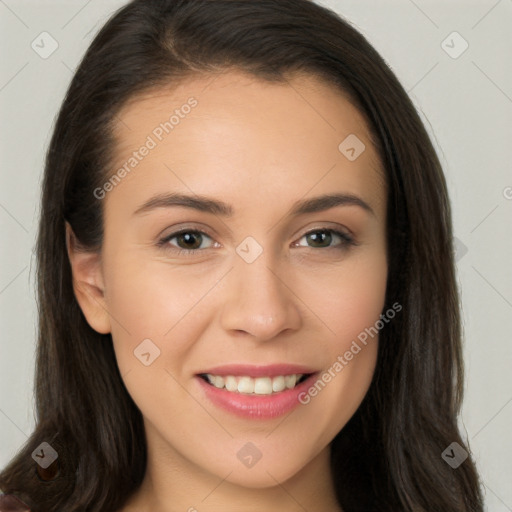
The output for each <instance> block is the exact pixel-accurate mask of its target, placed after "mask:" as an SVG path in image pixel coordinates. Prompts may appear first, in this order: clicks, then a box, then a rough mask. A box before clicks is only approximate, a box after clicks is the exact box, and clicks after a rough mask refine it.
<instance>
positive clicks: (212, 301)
mask: <svg viewBox="0 0 512 512" xmlns="http://www.w3.org/2000/svg"><path fill="white" fill-rule="evenodd" d="M191 96H193V97H194V98H195V99H196V100H197V101H198V104H197V106H196V107H195V108H193V109H192V110H191V112H190V113H189V114H188V115H186V116H185V117H184V118H183V119H181V120H180V123H179V124H178V125H177V126H176V127H175V128H174V129H173V130H172V132H171V133H170V134H168V135H166V137H165V138H163V140H162V141H161V142H159V143H158V145H157V147H155V148H154V149H152V150H151V151H150V153H149V154H148V155H147V156H146V157H145V158H144V159H143V160H142V161H141V162H140V163H139V164H138V165H137V167H136V168H135V169H134V170H133V171H131V172H130V173H129V174H128V175H127V176H126V177H124V178H123V180H122V181H121V183H120V184H119V185H117V186H116V187H114V189H113V190H111V191H110V192H108V194H107V195H106V197H105V198H103V199H101V200H98V201H103V207H104V209H105V210H104V213H105V218H104V244H103V246H102V249H101V253H87V252H79V251H77V250H76V248H75V243H74V236H73V233H72V231H71V229H70V227H69V226H67V232H68V254H69V258H70V262H71V265H72V271H73V276H74V286H75V293H76V296H77V299H78V301H79V303H80V306H81V308H82V310H83V312H84V315H85V317H86V319H87V321H88V322H89V324H90V325H91V327H93V328H94V329H95V330H97V331H98V332H101V333H111V334H112V339H113V343H114V348H115V353H116V357H117V362H118V365H119V368H120V372H121V374H122V376H123V380H124V383H125V385H126V388H127V390H128V392H129V393H130V395H131V396H132V398H133V400H134V401H135V403H136V404H137V406H138V407H139V409H140V410H141V412H142V415H143V417H144V424H145V429H146V439H147V445H148V465H147V469H146V476H145V479H144V482H143V484H142V486H141V488H140V489H138V490H137V491H136V492H135V493H134V494H133V495H132V496H131V497H130V499H129V501H128V503H127V505H126V506H125V507H124V508H123V509H122V510H123V511H124V512H127V511H132V510H133V511H135V510H137V511H143V512H144V511H150V510H151V511H157V512H159V511H161V512H168V511H189V512H192V511H193V510H197V511H199V512H207V511H214V510H223V511H225V512H231V511H237V512H239V511H241V510H243V511H247V512H250V511H255V512H256V511H261V510H266V511H269V512H272V511H277V510H279V511H280V512H282V511H283V510H286V511H295V510H301V511H302V510H304V509H306V510H308V511H309V512H314V511H325V510H338V511H339V510H341V508H340V506H339V505H338V504H337V503H336V500H335V495H334V488H333V485H332V481H331V475H330V470H329V450H330V443H331V441H332V440H333V438H334V437H335V436H336V434H337V433H338V432H339V431H340V430H341V429H342V428H343V426H344V425H345V424H346V423H347V421H348V420H349V419H350V417H351V416H352V415H353V414H354V412H355V411H356V409H357V408H358V406H359V405H360V403H361V401H362V399H363V397H364V395H365V394H366V392H367V390H368V387H369V385H370V382H371V379H372V376H373V373H374V369H375V363H376V357H377V347H378V339H377V338H374V339H373V340H372V341H371V342H370V343H368V345H367V346H365V347H364V348H363V349H362V350H361V351H360V352H359V353H358V354H357V355H356V356H354V358H353V359H352V360H351V361H350V362H349V364H347V365H346V366H345V367H344V368H343V371H341V372H339V373H338V374H337V375H336V377H335V378H333V379H332V380H331V382H330V383H328V385H327V386H326V387H325V388H324V389H323V390H322V391H321V392H320V393H319V394H318V395H317V396H316V397H314V398H312V399H311V401H310V403H309V404H307V405H300V406H299V407H298V408H296V409H295V410H293V411H292V413H291V414H289V415H288V416H286V417H278V418H274V419H266V420H261V419H256V420H255V419H243V418H239V417H237V416H234V415H233V414H231V413H230V412H227V411H225V410H223V409H220V408H218V407H217V406H215V405H214V404H212V403H211V402H210V401H209V400H207V399H206V398H205V396H204V395H203V393H202V392H201V391H202V390H201V389H200V387H199V386H198V385H197V382H196V378H195V377H194V376H195V374H196V373H197V372H198V371H200V370H202V369H205V368H211V367H213V366H217V365H220V364H227V363H251V364H260V365H263V364H271V363H278V362H279V363H280V362H290V363H296V364H306V365H311V366H313V367H314V368H317V369H319V370H320V371H325V370H327V369H328V368H329V367H331V366H332V365H333V363H334V362H335V361H336V359H337V357H338V356H339V355H343V354H344V353H345V352H346V351H347V350H348V349H349V348H350V345H351V343H352V341H353V340H355V339H356V338H357V335H358V334H359V333H360V332H362V331H363V330H364V329H365V328H366V327H368V326H371V325H374V324H375V322H376V321H377V320H378V319H379V315H380V314H381V312H382V308H383V306H384V296H385V288H386V279H387V261H386V239H385V224H386V218H385V212H386V189H385V184H384V180H383V169H382V166H381V163H380V161H379V158H378V155H377V152H376V150H375V148H374V146H373V145H372V143H371V138H370V135H369V131H368V128H367V125H366V123H365V122H364V119H363V118H362V116H361V115H360V113H359V112H358V110H357V109H356V108H355V107H354V106H352V104H351V103H349V101H347V99H346V98H345V97H344V96H343V95H342V94H341V93H340V92H339V91H338V90H336V89H334V88H333V87H332V86H331V85H328V84H326V83H325V82H323V81H321V80H319V79H317V78H314V77H312V76H308V75H296V76H293V77H291V78H290V79H289V80H288V82H286V83H280V84H277V83H268V82H263V81H261V80H259V79H256V78H254V77H250V76H248V75H245V74H243V73H242V72H238V71H233V70H230V71H228V72H226V73H224V74H221V75H219V76H217V77H216V78H215V79H214V80H213V79H212V76H206V77H204V76H203V77H197V78H194V79H190V78H189V79H188V80H187V81H186V82H183V83H181V85H179V86H178V87H176V86H174V87H169V88H167V89H161V90H159V91H156V92H155V91H153V92H152V93H150V94H145V95H144V96H139V97H137V98H134V99H133V100H132V101H130V102H129V103H128V104H126V105H125V107H124V108H123V110H122V111H121V113H120V114H119V116H118V120H119V122H118V124H117V126H116V129H115V137H116V141H117V142H116V148H115V162H114V165H113V166H112V172H115V170H116V169H118V168H119V167H121V166H122V165H123V163H124V162H126V160H127V158H129V157H130V156H131V154H132V152H133V151H134V150H137V149H138V148H140V146H141V145H142V144H144V142H145V141H146V138H147V137H148V135H150V134H151V133H152V131H153V130H154V129H155V127H156V126H158V125H159V124H160V123H161V122H163V121H165V120H166V119H168V117H169V115H170V113H172V111H173V110H174V109H175V108H180V106H181V105H183V104H184V103H186V102H187V99H188V98H189V97H191ZM349 134H356V135H357V137H358V138H359V139H360V140H361V141H363V142H364V144H365V145H366V149H365V151H363V152H362V153H361V154H360V156H359V157H358V158H357V159H356V160H354V161H349V160H348V159H347V158H346V157H345V156H344V155H343V154H342V153H341V152H340V151H339V150H338V145H339V144H340V142H342V141H343V140H344V139H345V138H346V137H347V136H348V135H349ZM162 192H183V193H189V194H192V193H193V194H198V195H204V196H208V197H212V198H215V199H217V200H222V201H224V202H226V203H228V204H229V205H231V206H232V208H233V210H234V214H233V216H232V217H230V218H227V217H222V216H221V215H214V214H211V213H206V212H200V211H196V210H193V209H190V208H186V207H176V206H174V207H169V208H158V209H155V210H152V211H148V212H145V213H143V214H139V215H134V212H135V210H137V208H138V207H140V205H142V204H143V203H144V202H145V201H146V200H147V199H149V198H150V197H152V196H153V195H155V194H158V193H162ZM335 192H339V193H347V194H353V195H355V196H358V197H360V198H361V199H363V200H364V201H365V202H366V203H367V204H368V205H369V206H370V207H371V209H372V210H373V213H370V212H368V211H366V210H365V209H363V208H361V207H360V206H357V205H341V206H335V207H333V208H330V209H327V210H324V211H321V212H315V213H308V214H305V215H300V216H290V215H289V210H290V209H291V207H292V205H293V204H294V202H296V201H298V200H300V199H306V198H311V197H315V196H319V195H322V194H331V193H335ZM98 206H101V205H100V204H98ZM183 227H186V228H189V227H190V228H191V229H192V230H193V229H195V230H201V231H205V232H206V235H203V238H201V236H200V235H199V236H198V237H197V238H196V239H194V240H193V241H192V246H194V242H195V243H196V246H195V247H199V249H196V253H195V254H192V255H179V254H177V252H176V251H177V250H178V249H179V248H187V247H190V245H188V246H187V245H186V242H185V243H184V242H183V240H181V241H180V239H178V238H174V239H172V240H170V241H168V242H167V245H166V248H165V247H158V246H157V242H158V240H160V239H162V238H163V237H164V236H167V235H170V234H172V233H174V232H176V231H178V230H179V229H181V228H183ZM328 228H330V229H334V230H341V231H343V232H344V233H349V234H350V235H351V236H353V237H354V239H355V240H356V242H357V245H343V244H342V239H339V238H337V237H336V236H335V235H333V237H332V239H331V240H330V241H329V239H328V240H327V241H323V242H322V239H321V238H320V241H318V237H317V238H316V240H317V242H316V244H315V239H313V240H312V239H311V237H308V236H305V235H306V234H307V233H310V232H312V231H313V232H314V233H317V234H318V230H322V229H328ZM315 230H316V231H315ZM247 236H251V237H253V238H254V239H255V240H256V241H257V242H258V244H259V245H260V246H261V248H262V249H263V252H262V253H261V254H260V256H259V257H258V258H257V259H256V260H255V261H253V262H252V263H248V262H247V261H245V260H244V259H242V258H241V257H240V256H239V255H238V254H237V252H236V248H237V246H238V245H239V244H240V243H241V242H242V241H243V240H244V239H245V238H246V237H247ZM190 243H191V242H189V244H190ZM147 338H149V339H151V340H152V342H153V343H154V344H155V345H156V346H158V347H159V349H160V351H161V353H160V356H159V357H158V358H157V359H155V360H154V362H152V364H151V365H149V366H145V365H144V364H142V363H141V362H140V361H139V360H138V359H137V358H136V357H135V356H134V350H135V349H136V347H137V346H138V345H139V344H140V343H141V341H142V340H144V339H147ZM249 441H250V442H251V443H253V444H254V445H256V446H257V447H258V449H259V450H260V452H261V455H262V456H261V459H260V460H259V461H258V463H257V464H256V465H254V466H253V467H251V468H247V467H245V466H244V465H243V464H242V463H241V462H240V460H239V459H238V458H237V452H238V450H240V448H242V447H243V446H244V445H245V444H246V443H247V442H249Z"/></svg>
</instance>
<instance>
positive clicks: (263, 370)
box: [198, 363, 317, 378]
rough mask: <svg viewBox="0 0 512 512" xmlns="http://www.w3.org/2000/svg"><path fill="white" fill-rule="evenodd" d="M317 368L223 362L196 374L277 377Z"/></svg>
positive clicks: (295, 365) (283, 364)
mask: <svg viewBox="0 0 512 512" xmlns="http://www.w3.org/2000/svg"><path fill="white" fill-rule="evenodd" d="M316 371H317V370H315V369H314V368H311V367H310V366H304V365H298V364H290V363H278V364H269V365H253V364H225V365H221V366H215V367H213V368H208V369H207V370H204V371H201V372H198V375H204V374H206V373H209V374H211V375H221V376H226V375H233V376H234V377H240V376H248V377H253V378H256V377H277V376H278V375H293V374H298V373H300V374H309V373H315V372H316Z"/></svg>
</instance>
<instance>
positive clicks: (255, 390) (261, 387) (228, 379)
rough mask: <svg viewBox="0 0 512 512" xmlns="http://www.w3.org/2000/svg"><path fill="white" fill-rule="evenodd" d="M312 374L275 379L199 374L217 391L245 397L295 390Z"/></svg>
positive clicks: (297, 374) (284, 376)
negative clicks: (222, 390) (220, 390)
mask: <svg viewBox="0 0 512 512" xmlns="http://www.w3.org/2000/svg"><path fill="white" fill-rule="evenodd" d="M311 375H312V373H294V374H290V375H276V376H274V377H255V378H253V377H249V376H248V375H240V376H234V375H224V376H222V375H213V374H211V373H202V374H199V377H201V378H202V379H203V380H204V381H205V382H207V383H208V384H210V385H211V386H213V387H216V388H217V389H224V390H226V391H229V392H232V393H240V394H244V395H275V394H277V393H281V392H283V391H286V390H289V389H293V388H295V387H296V386H298V385H299V384H300V383H302V382H304V381H305V380H306V379H307V378H309V377H310V376H311Z"/></svg>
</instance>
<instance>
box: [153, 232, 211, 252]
mask: <svg viewBox="0 0 512 512" xmlns="http://www.w3.org/2000/svg"><path fill="white" fill-rule="evenodd" d="M205 238H207V239H208V240H210V241H212V239H211V238H210V237H209V236H208V235H207V234H206V233H204V232H203V231H198V230H190V229H189V230H183V231H178V232H177V233H172V234H170V235H168V236H166V237H164V238H162V239H161V240H160V241H159V242H158V246H159V247H165V248H166V249H170V250H174V251H176V252H177V253H178V254H192V253H195V252H197V251H199V250H204V249H208V248H209V247H211V246H212V245H213V244H210V245H209V246H208V247H204V246H203V247H201V245H202V243H203V241H204V239H205ZM174 239H176V245H177V247H175V246H174V243H172V240H174Z"/></svg>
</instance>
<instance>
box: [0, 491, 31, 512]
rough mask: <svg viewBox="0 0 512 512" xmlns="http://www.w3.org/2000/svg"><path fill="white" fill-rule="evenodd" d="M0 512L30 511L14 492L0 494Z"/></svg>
mask: <svg viewBox="0 0 512 512" xmlns="http://www.w3.org/2000/svg"><path fill="white" fill-rule="evenodd" d="M0 512H30V508H29V507H28V506H27V505H25V503H23V501H21V500H20V499H19V498H17V497H16V496H14V494H0Z"/></svg>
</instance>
